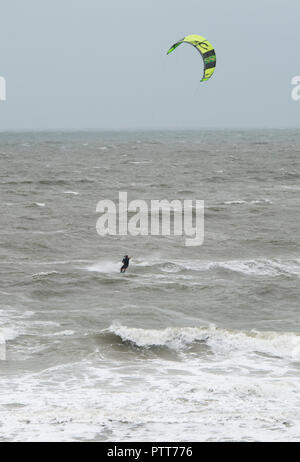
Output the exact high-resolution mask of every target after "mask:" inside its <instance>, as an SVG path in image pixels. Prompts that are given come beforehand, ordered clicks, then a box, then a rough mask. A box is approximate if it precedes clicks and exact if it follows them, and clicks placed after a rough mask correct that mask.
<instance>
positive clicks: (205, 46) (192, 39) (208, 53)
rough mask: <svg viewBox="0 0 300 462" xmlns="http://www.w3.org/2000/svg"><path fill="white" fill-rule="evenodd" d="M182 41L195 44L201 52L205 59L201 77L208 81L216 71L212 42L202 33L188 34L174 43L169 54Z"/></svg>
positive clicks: (203, 80) (202, 80)
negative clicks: (202, 35)
mask: <svg viewBox="0 0 300 462" xmlns="http://www.w3.org/2000/svg"><path fill="white" fill-rule="evenodd" d="M181 43H189V44H190V45H193V46H194V47H195V48H197V50H198V51H199V52H200V53H201V56H202V58H203V61H204V73H203V77H202V79H201V82H206V81H207V80H208V79H210V78H211V76H212V75H213V73H214V70H215V68H216V53H215V50H214V48H213V46H212V44H211V43H209V42H208V41H207V40H206V39H205V38H204V37H201V35H187V36H186V37H184V38H183V39H181V40H179V41H178V42H176V43H174V45H172V46H171V48H170V49H169V50H168V52H167V55H169V54H170V53H172V51H174V50H175V48H177V47H178V46H179V45H181Z"/></svg>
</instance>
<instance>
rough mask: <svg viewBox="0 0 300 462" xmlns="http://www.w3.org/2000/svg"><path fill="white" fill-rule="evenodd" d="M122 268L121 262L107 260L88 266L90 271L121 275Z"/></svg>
mask: <svg viewBox="0 0 300 462" xmlns="http://www.w3.org/2000/svg"><path fill="white" fill-rule="evenodd" d="M121 266H122V264H121V263H120V262H113V261H107V260H106V261H101V262H98V263H94V264H93V265H90V266H87V267H86V269H87V270H88V271H94V272H96V273H119V272H120V267H121Z"/></svg>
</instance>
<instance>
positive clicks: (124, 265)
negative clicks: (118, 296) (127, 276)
mask: <svg viewBox="0 0 300 462" xmlns="http://www.w3.org/2000/svg"><path fill="white" fill-rule="evenodd" d="M130 258H131V257H128V255H125V257H124V258H123V260H122V263H123V266H122V268H121V270H120V271H121V273H125V271H126V270H127V268H128V266H129V260H130Z"/></svg>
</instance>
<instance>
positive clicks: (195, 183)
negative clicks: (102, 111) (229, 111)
mask: <svg viewBox="0 0 300 462" xmlns="http://www.w3.org/2000/svg"><path fill="white" fill-rule="evenodd" d="M0 159H1V168H0V182H1V184H0V193H1V202H0V217H1V231H0V241H1V249H0V271H1V277H0V357H1V361H0V441H182V442H183V441H299V440H300V380H299V378H300V306H299V299H300V288H299V276H300V248H299V237H300V233H299V229H300V214H299V207H300V197H299V195H300V168H299V167H300V165H299V159H300V131H299V130H298V131H296V130H294V131H293V130H260V131H255V130H252V131H228V130H227V131H222V130H218V131H210V130H207V131H178V132H175V131H173V132H172V131H169V132H164V131H161V132H158V131H157V132H156V131H148V132H142V131H139V132H105V133H104V132H103V133H101V132H95V133H89V132H74V133H72V132H70V133H63V132H49V133H46V132H45V133H44V132H39V133H1V134H0ZM120 191H123V192H127V194H128V200H135V199H139V200H141V199H143V200H145V201H150V200H152V199H160V200H162V199H167V200H169V201H171V200H174V199H179V200H184V199H190V200H196V199H197V200H204V204H205V215H204V216H205V223H204V225H205V237H204V243H203V245H201V246H193V247H188V246H186V245H185V238H184V236H174V235H169V236H164V235H160V236H151V235H149V236H142V235H137V236H132V235H122V236H119V235H114V236H113V235H108V236H100V235H99V234H98V233H97V230H96V223H97V220H98V218H99V213H97V211H96V206H97V203H98V202H99V201H100V200H103V199H109V200H112V201H117V200H118V194H119V192H120ZM125 254H128V255H130V256H131V257H132V260H131V263H130V266H129V268H128V270H127V272H126V273H125V274H120V266H121V260H122V258H123V256H124V255H125Z"/></svg>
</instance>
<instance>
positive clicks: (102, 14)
mask: <svg viewBox="0 0 300 462" xmlns="http://www.w3.org/2000/svg"><path fill="white" fill-rule="evenodd" d="M299 26H300V2H299V0H251V1H250V0H249V1H248V0H247V1H246V0H245V1H241V0H226V1H224V0H207V1H199V0H189V1H183V0H151V1H149V0H147V1H146V0H114V1H112V0H43V1H41V0H26V1H24V0H1V2H0V76H3V77H4V78H5V79H6V86H7V100H6V101H5V102H0V130H7V129H14V130H18V129H147V128H158V129H166V128H177V129H181V128H183V129H185V128H202V127H203V128H207V127H209V128H210V127H211V128H214V127H217V128H223V127H225V128H226V127H230V128H234V127H237V128H239V127H241V128H248V127H249V128H252V127H262V128H263V127H276V128H277V127H300V101H293V100H292V98H291V91H292V85H291V79H292V78H293V77H294V76H295V75H300V27H299ZM188 34H200V35H203V36H204V37H206V38H207V39H208V40H209V41H210V42H211V43H212V44H213V45H214V47H215V50H216V55H217V67H216V71H215V74H214V75H213V77H212V78H211V80H210V81H208V82H207V83H200V79H201V77H202V71H203V68H202V61H201V57H200V55H199V54H198V53H197V51H196V50H194V48H193V47H190V46H185V45H182V46H181V47H179V48H178V49H177V50H176V51H175V52H174V53H172V54H171V55H169V56H167V55H166V52H167V50H168V48H169V47H170V46H171V45H172V44H173V43H174V42H176V41H177V40H178V39H180V38H182V37H183V36H185V35H188Z"/></svg>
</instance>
